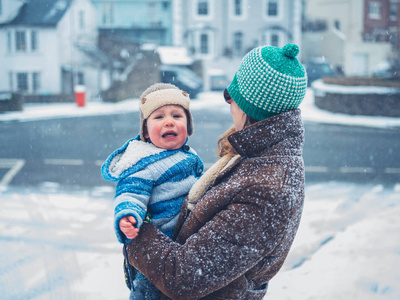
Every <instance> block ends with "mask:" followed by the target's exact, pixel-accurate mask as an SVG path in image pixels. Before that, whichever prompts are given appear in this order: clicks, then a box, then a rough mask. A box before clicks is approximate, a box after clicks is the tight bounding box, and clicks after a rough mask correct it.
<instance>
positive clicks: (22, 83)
mask: <svg viewBox="0 0 400 300" xmlns="http://www.w3.org/2000/svg"><path fill="white" fill-rule="evenodd" d="M17 91H19V92H27V91H28V73H17Z"/></svg>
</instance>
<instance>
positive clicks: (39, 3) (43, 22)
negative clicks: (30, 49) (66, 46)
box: [2, 0, 70, 27]
mask: <svg viewBox="0 0 400 300" xmlns="http://www.w3.org/2000/svg"><path fill="white" fill-rule="evenodd" d="M69 3H70V1H68V0H29V1H26V3H24V4H23V5H22V6H21V8H20V10H19V12H18V14H17V15H16V17H15V18H14V19H12V20H11V21H9V22H7V23H4V24H2V25H31V26H32V25H34V26H45V27H53V26H56V25H57V24H58V22H59V21H60V20H61V18H62V17H63V16H64V14H65V12H66V11H67V10H68V8H69Z"/></svg>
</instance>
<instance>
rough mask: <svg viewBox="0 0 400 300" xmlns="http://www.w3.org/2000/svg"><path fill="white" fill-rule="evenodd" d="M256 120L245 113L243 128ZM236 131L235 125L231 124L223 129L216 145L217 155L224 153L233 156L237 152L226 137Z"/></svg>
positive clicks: (223, 154)
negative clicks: (226, 128)
mask: <svg viewBox="0 0 400 300" xmlns="http://www.w3.org/2000/svg"><path fill="white" fill-rule="evenodd" d="M256 122H258V121H257V120H256V119H253V118H252V117H250V116H248V115H246V120H245V122H244V125H243V128H246V127H248V126H250V125H252V124H254V123H256ZM235 132H237V130H236V128H235V126H231V127H230V128H229V129H228V130H227V131H225V132H224V133H223V134H222V136H221V137H220V138H219V140H218V142H217V145H218V150H217V156H219V157H223V156H225V155H231V156H234V155H236V154H238V153H237V152H236V150H235V149H234V148H233V147H232V145H231V143H229V141H228V137H229V136H230V135H231V134H233V133H235Z"/></svg>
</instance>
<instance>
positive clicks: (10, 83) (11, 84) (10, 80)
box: [8, 72, 14, 91]
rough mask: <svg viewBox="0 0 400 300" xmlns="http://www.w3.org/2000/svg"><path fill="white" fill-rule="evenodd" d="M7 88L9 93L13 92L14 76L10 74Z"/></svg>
mask: <svg viewBox="0 0 400 300" xmlns="http://www.w3.org/2000/svg"><path fill="white" fill-rule="evenodd" d="M8 87H9V90H10V91H13V90H14V74H13V73H12V72H9V73H8Z"/></svg>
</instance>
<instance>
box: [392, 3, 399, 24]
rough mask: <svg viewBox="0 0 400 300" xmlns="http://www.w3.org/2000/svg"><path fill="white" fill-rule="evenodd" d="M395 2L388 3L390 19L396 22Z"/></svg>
mask: <svg viewBox="0 0 400 300" xmlns="http://www.w3.org/2000/svg"><path fill="white" fill-rule="evenodd" d="M397 5H398V3H397V2H390V19H391V20H397Z"/></svg>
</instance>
